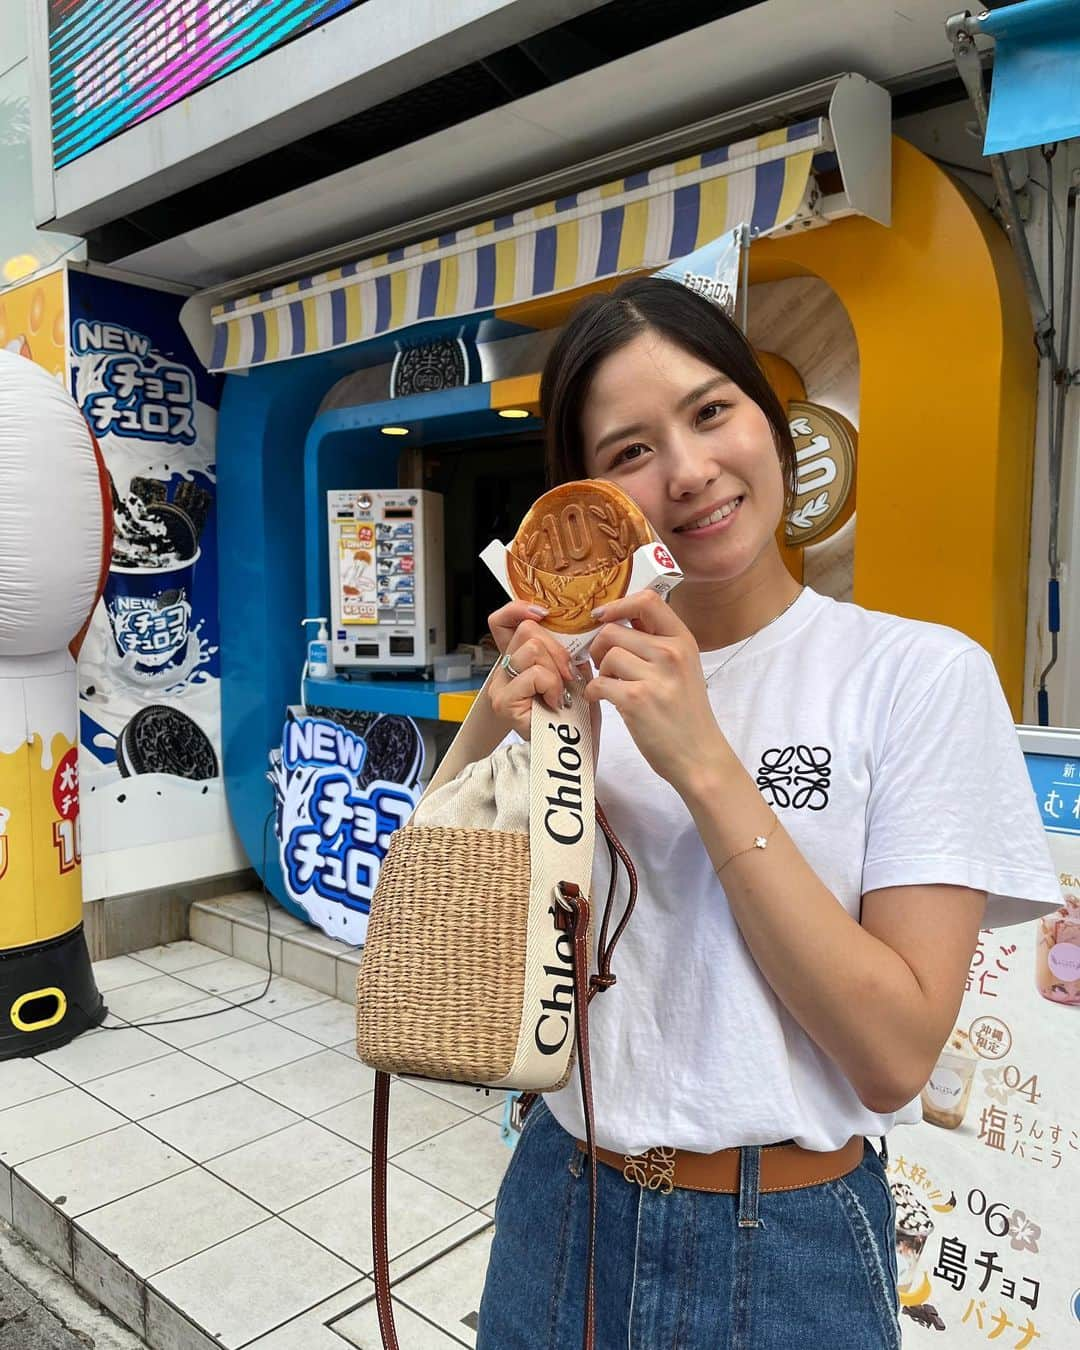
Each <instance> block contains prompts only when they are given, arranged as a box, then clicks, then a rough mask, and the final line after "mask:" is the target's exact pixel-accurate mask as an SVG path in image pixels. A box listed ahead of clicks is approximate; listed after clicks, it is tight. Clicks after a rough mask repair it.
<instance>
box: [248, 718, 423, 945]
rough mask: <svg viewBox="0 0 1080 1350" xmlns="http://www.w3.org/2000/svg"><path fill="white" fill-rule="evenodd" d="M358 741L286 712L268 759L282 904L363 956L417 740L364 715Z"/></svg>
mask: <svg viewBox="0 0 1080 1350" xmlns="http://www.w3.org/2000/svg"><path fill="white" fill-rule="evenodd" d="M363 720H364V721H365V722H366V723H367V725H366V726H365V727H364V733H363V734H362V735H361V734H360V733H358V732H356V731H353V730H350V729H349V728H347V727H345V726H342V725H341V724H340V723H338V722H335V721H332V720H331V719H330V718H329V717H321V716H309V715H308V714H307V713H306V711H305V710H304V709H295V710H292V715H290V717H289V720H288V721H286V723H285V728H284V731H283V733H282V742H281V749H280V750H277V751H274V752H272V753H271V756H270V766H271V767H270V773H269V775H268V776H269V778H270V781H271V783H272V784H273V787H274V798H275V833H276V835H277V840H278V848H279V853H280V861H281V872H282V877H283V881H284V886H285V891H286V894H287V896H288V898H289V900H290V901H291V902H292V903H293V904H294V905H295V906H296V907H297V908H298V909H300V910H301V911H302V912H303V914H304V915H305V916H306V917H307V918H308V920H309V921H310V922H311V923H313V924H315V926H316V927H318V928H321V929H322V930H323V932H325V933H328V934H329V935H330V936H331V937H334V938H338V939H340V940H341V941H343V942H348V943H351V944H352V945H353V946H363V943H364V939H365V937H366V935H367V920H368V913H369V911H370V909H371V898H372V896H373V895H374V894H375V887H376V885H377V884H378V880H379V869H380V866H381V865H382V860H383V858H385V857H386V853H387V850H388V849H389V847H390V836H391V834H392V833H393V832H394V830H396V829H397V828H398V826H399V825H403V824H404V823H405V822H406V821H407V820H408V819H409V817H410V816H411V815H412V813H413V811H414V810H415V808H416V803H417V802H418V801H419V800H420V791H421V789H420V783H419V780H420V774H421V772H422V770H423V766H424V751H423V740H422V738H421V736H420V732H419V730H418V729H417V726H416V723H415V722H413V720H412V718H410V717H401V716H398V715H396V714H395V715H381V716H380V715H375V714H371V715H369V716H367V717H365V718H364V719H363Z"/></svg>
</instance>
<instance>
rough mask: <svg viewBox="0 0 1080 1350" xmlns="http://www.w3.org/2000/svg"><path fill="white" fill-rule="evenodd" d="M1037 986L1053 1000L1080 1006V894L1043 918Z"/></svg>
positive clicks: (1037, 949) (1037, 945)
mask: <svg viewBox="0 0 1080 1350" xmlns="http://www.w3.org/2000/svg"><path fill="white" fill-rule="evenodd" d="M1035 987H1036V988H1037V989H1038V991H1039V993H1040V994H1042V996H1043V998H1045V999H1048V1000H1049V1001H1050V1002H1051V1003H1066V1004H1072V1005H1073V1006H1074V1007H1080V896H1076V895H1066V896H1065V903H1064V905H1062V907H1061V908H1060V909H1056V910H1054V912H1053V913H1052V914H1047V915H1046V916H1045V917H1044V918H1042V919H1040V920H1039V928H1038V933H1037V936H1036V939H1035Z"/></svg>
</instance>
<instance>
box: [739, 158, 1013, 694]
mask: <svg viewBox="0 0 1080 1350" xmlns="http://www.w3.org/2000/svg"><path fill="white" fill-rule="evenodd" d="M806 274H812V275H814V276H818V277H820V278H821V279H822V280H823V281H825V282H827V283H828V285H830V286H831V287H832V289H833V290H834V291H835V292H836V294H837V296H838V297H839V298H840V300H841V301H842V303H843V304H844V306H845V307H846V309H847V311H848V314H849V316H850V318H851V321H852V324H853V326H854V329H855V334H856V339H857V341H858V345H859V367H860V376H861V388H860V400H859V483H858V513H857V516H856V524H855V599H856V601H857V602H858V603H859V604H861V605H866V606H867V607H869V608H872V609H884V610H888V611H891V612H892V613H895V614H905V615H909V616H911V617H913V618H919V619H928V620H931V621H933V622H937V623H944V624H949V625H950V626H951V627H954V628H960V629H962V630H963V631H964V632H966V633H968V634H970V636H971V637H973V638H974V639H975V640H976V641H977V642H980V643H982V645H983V646H984V647H986V648H987V650H988V651H989V652H990V654H991V656H992V657H993V659H994V662H995V665H996V666H997V671H998V675H999V677H1000V679H1001V681H1002V684H1003V686H1004V688H1005V692H1006V695H1007V696H1008V699H1009V702H1010V704H1011V706H1012V710H1013V715H1014V716H1015V717H1016V718H1017V719H1018V720H1019V719H1020V717H1021V715H1022V703H1023V681H1024V647H1025V621H1026V613H1027V570H1028V549H1029V542H1030V520H1031V491H1032V466H1033V459H1034V430H1035V411H1036V396H1037V379H1038V369H1037V361H1036V355H1035V348H1034V343H1033V340H1032V325H1031V318H1030V314H1029V310H1028V306H1027V301H1026V298H1025V295H1024V292H1023V287H1022V284H1021V281H1020V277H1019V272H1018V269H1017V267H1016V264H1015V261H1014V259H1013V255H1012V252H1011V250H1010V248H1009V245H1008V242H1007V240H1006V238H1005V235H1004V233H1003V232H1002V231H1001V230H1000V229H999V228H998V226H997V225H996V224H995V222H994V221H993V219H992V218H991V217H990V215H989V213H988V212H987V211H986V209H985V208H984V207H983V206H982V204H981V203H980V202H978V201H977V200H976V199H975V198H974V197H972V196H971V195H970V194H969V193H968V192H967V190H966V189H964V188H962V187H961V186H959V185H958V184H957V183H956V182H955V181H954V180H953V179H951V178H950V177H949V176H948V175H947V174H946V173H945V172H944V171H943V170H942V169H940V168H939V167H938V166H937V165H936V164H934V163H933V162H932V161H931V160H929V159H927V157H926V156H925V155H923V154H921V153H920V152H919V151H918V150H916V149H914V148H913V147H912V146H910V145H908V144H907V142H906V141H902V140H899V139H898V138H895V137H894V139H893V222H892V225H891V227H889V228H885V227H884V226H881V225H878V224H876V223H875V222H873V221H871V220H868V219H866V218H865V217H863V216H850V217H847V218H845V219H843V220H839V221H835V222H834V223H833V224H831V225H829V226H828V228H826V229H819V230H809V231H806V232H804V233H801V234H793V235H790V236H780V237H778V238H774V239H766V240H762V241H760V242H759V243H756V244H755V245H754V246H753V249H752V251H751V258H750V276H751V281H752V282H755V281H775V280H779V279H780V278H783V277H789V276H798V275H806Z"/></svg>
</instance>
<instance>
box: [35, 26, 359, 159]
mask: <svg viewBox="0 0 1080 1350" xmlns="http://www.w3.org/2000/svg"><path fill="white" fill-rule="evenodd" d="M362 3H363V0H49V73H50V89H51V95H52V126H53V162H54V163H55V165H56V167H57V168H60V167H62V166H63V165H64V164H69V163H70V162H71V161H72V160H73V159H78V158H79V156H80V155H85V154H86V152H87V151H88V150H92V149H93V148H94V147H95V146H97V145H101V144H102V143H103V142H104V141H107V140H109V139H111V137H113V136H117V135H119V133H120V132H122V131H126V130H127V128H128V127H132V126H134V125H135V124H136V123H137V122H145V121H146V119H147V118H148V117H153V116H154V114H155V113H159V112H161V111H162V110H163V109H164V108H168V107H171V106H172V105H173V104H174V103H179V102H180V100H181V99H184V98H187V97H188V95H189V94H193V93H195V91H196V90H198V89H202V88H204V87H205V86H206V85H208V84H210V83H212V82H213V81H214V80H220V79H221V77H222V76H223V75H228V74H230V73H231V72H232V71H234V70H239V69H240V67H241V66H246V65H248V64H249V63H250V62H252V61H257V60H258V58H259V57H260V56H264V55H265V54H266V53H267V52H269V51H273V50H274V48H275V47H280V46H282V45H283V44H284V43H286V42H288V41H289V40H290V39H291V38H295V37H299V36H300V34H302V33H308V32H310V31H311V30H312V29H313V28H317V27H318V26H319V25H320V24H323V23H326V21H327V20H328V19H332V18H333V17H334V16H335V15H337V14H341V13H343V12H344V11H345V10H347V9H353V8H355V7H356V6H357V5H358V4H362Z"/></svg>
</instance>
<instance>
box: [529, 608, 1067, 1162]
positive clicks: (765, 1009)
mask: <svg viewBox="0 0 1080 1350" xmlns="http://www.w3.org/2000/svg"><path fill="white" fill-rule="evenodd" d="M734 650H735V647H729V648H725V649H724V650H722V651H714V652H705V653H703V654H702V665H703V668H704V670H705V672H706V674H709V673H710V672H711V671H713V670H715V669H716V667H717V666H719V664H720V663H721V662H722V661H723V660H724V659H725V658H726V657H727V656H729V655H731V653H732V652H733V651H734ZM709 696H710V699H711V702H712V707H713V710H714V711H715V713H716V718H717V722H718V723H719V725H720V728H721V729H722V731H723V733H724V735H725V736H726V738H727V739H728V741H729V742H730V743H731V745H732V747H733V749H734V750H735V753H736V754H737V755H738V757H739V759H740V761H741V762H742V764H743V765H744V766H745V767H746V769H747V770H748V771H749V772H750V773H751V774H753V775H754V776H755V779H756V781H757V783H758V786H759V788H760V789H761V792H762V795H763V796H764V798H765V800H766V801H768V802H769V803H770V805H772V806H773V808H774V809H775V811H776V814H777V816H778V817H779V818H780V820H781V821H782V823H783V825H784V828H785V829H786V830H787V831H788V833H789V834H790V835H791V837H792V839H793V840H794V842H795V843H796V845H797V846H798V848H799V849H800V851H801V852H802V854H803V856H804V857H805V858H806V860H807V862H808V863H809V865H810V866H811V867H812V868H813V869H814V871H815V872H816V873H817V875H818V876H819V877H820V878H821V880H822V881H823V882H824V883H825V885H826V886H827V887H828V888H829V890H830V891H831V892H832V893H833V895H835V896H836V898H837V901H838V902H839V903H840V904H842V905H843V906H844V908H845V909H846V910H847V911H848V912H849V913H850V914H851V915H853V916H854V917H855V918H858V916H859V912H860V899H861V896H862V895H863V894H864V892H867V891H871V890H875V889H878V888H880V887H883V886H904V885H918V884H921V883H927V884H928V883H950V884H953V885H958V886H970V887H974V888H975V889H977V890H983V891H986V892H988V894H989V901H988V907H987V912H986V918H985V920H984V925H985V926H987V927H990V926H1003V925H1006V924H1010V923H1016V922H1021V921H1024V920H1028V919H1035V918H1038V917H1039V916H1040V915H1041V914H1044V913H1047V912H1049V911H1050V910H1051V909H1053V908H1056V907H1057V906H1058V905H1060V903H1061V893H1060V890H1059V887H1058V882H1057V877H1056V874H1055V871H1054V868H1053V866H1052V864H1051V861H1050V854H1049V850H1048V847H1047V843H1046V838H1045V835H1044V833H1043V828H1042V824H1041V821H1040V818H1039V813H1038V810H1037V807H1036V803H1035V798H1034V793H1033V791H1032V788H1031V785H1030V781H1029V779H1028V776H1027V771H1026V769H1025V766H1024V761H1023V756H1022V754H1021V751H1020V747H1019V741H1018V738H1017V735H1016V730H1015V727H1014V725H1013V721H1012V716H1011V714H1010V711H1009V707H1008V704H1007V703H1006V701H1005V697H1004V695H1003V693H1002V690H1001V686H1000V684H999V682H998V678H997V675H996V672H995V671H994V667H993V665H992V663H991V661H990V658H989V656H988V655H987V654H986V652H985V651H984V650H983V649H982V648H981V647H979V646H978V645H977V644H976V643H974V642H972V641H971V640H970V639H969V638H967V637H965V636H963V634H961V633H958V632H955V631H954V630H953V629H950V628H943V627H940V626H939V625H937V624H929V623H920V622H916V621H914V620H911V619H901V618H897V617H895V616H893V615H889V614H881V613H876V612H873V611H870V610H865V609H862V608H860V607H859V606H857V605H851V604H844V603H840V602H838V601H835V600H831V599H829V598H827V597H825V596H821V595H818V594H816V593H815V592H814V591H812V590H810V589H806V590H805V591H803V593H802V594H801V595H800V597H799V598H798V600H796V602H795V604H794V605H793V606H792V607H791V609H789V610H788V611H787V613H786V614H784V615H782V616H781V617H780V618H779V619H778V620H777V621H776V622H775V623H773V624H772V625H770V626H769V627H768V628H767V629H764V630H762V631H761V632H760V633H759V634H758V635H757V636H755V637H754V638H753V640H752V641H751V642H749V643H747V645H746V649H745V650H744V651H743V652H741V653H740V654H739V655H738V656H736V657H733V658H732V660H731V662H730V664H729V665H728V666H727V667H726V668H725V669H724V670H723V671H720V672H718V673H717V674H716V677H715V679H713V681H712V683H711V684H710V685H709ZM602 707H603V726H602V731H601V736H600V756H599V763H598V766H597V785H596V796H597V800H598V801H599V802H600V803H601V805H602V806H603V807H604V810H605V812H606V813H607V816H608V819H609V820H610V821H611V824H612V827H613V828H614V830H615V832H616V834H617V835H618V836H619V837H620V839H621V840H622V842H623V843H624V844H625V845H626V847H627V849H628V850H629V852H630V855H631V857H632V858H633V860H634V862H635V865H636V868H637V874H638V881H639V890H638V900H637V906H636V908H635V910H634V914H633V917H632V919H631V920H630V923H629V925H628V926H627V929H626V931H625V933H624V934H623V937H622V939H621V941H620V943H619V946H618V948H617V949H616V953H615V958H614V961H613V970H614V972H615V974H616V976H617V981H618V982H617V983H616V984H615V985H614V986H613V987H612V988H611V989H609V990H607V991H606V992H605V993H603V994H601V995H600V996H599V997H598V998H596V999H595V1000H594V1001H593V1003H592V1005H591V1007H590V1013H589V1033H590V1040H591V1048H592V1075H593V1094H594V1103H595V1111H596V1137H597V1143H598V1144H600V1145H601V1146H602V1147H605V1148H609V1149H613V1150H615V1151H616V1152H619V1153H638V1152H641V1151H643V1150H644V1149H646V1148H650V1147H654V1146H660V1145H664V1146H669V1147H671V1146H674V1147H678V1148H685V1149H692V1150H694V1151H696V1152H702V1153H710V1152H712V1151H714V1150H716V1149H721V1148H729V1147H733V1146H736V1145H740V1144H769V1143H776V1142H779V1141H781V1140H785V1139H793V1140H795V1141H796V1143H799V1144H802V1145H803V1146H804V1147H806V1148H810V1149H818V1150H827V1149H835V1148H839V1147H840V1146H841V1145H842V1144H843V1143H844V1142H845V1141H846V1140H847V1139H849V1138H850V1137H851V1136H852V1135H853V1134H866V1135H871V1136H874V1135H881V1134H885V1133H886V1132H887V1131H888V1130H889V1129H890V1127H891V1126H892V1125H893V1124H895V1123H907V1122H913V1121H918V1120H919V1119H921V1107H920V1103H919V1099H918V1098H916V1099H915V1101H914V1102H912V1103H910V1104H909V1105H908V1106H906V1107H904V1108H903V1109H902V1110H901V1111H899V1112H898V1113H896V1114H895V1115H893V1116H882V1115H877V1114H875V1113H874V1112H872V1111H868V1110H867V1109H866V1107H865V1106H863V1105H862V1103H861V1102H860V1101H859V1099H858V1097H857V1096H856V1093H855V1090H854V1088H853V1087H852V1086H851V1084H850V1083H849V1082H848V1080H847V1079H846V1078H845V1077H844V1075H843V1073H842V1072H841V1071H840V1069H839V1068H838V1067H837V1065H836V1064H835V1063H834V1062H833V1061H832V1060H830V1059H829V1058H828V1057H827V1056H826V1055H825V1054H824V1053H823V1052H822V1051H821V1050H820V1049H818V1047H817V1046H816V1045H815V1043H814V1042H813V1041H812V1040H811V1039H810V1037H809V1036H808V1035H807V1034H806V1033H805V1032H804V1031H803V1030H802V1028H801V1027H800V1026H799V1024H798V1023H797V1022H796V1021H795V1019H794V1018H793V1017H792V1016H791V1015H790V1014H789V1013H788V1012H787V1010H786V1009H785V1008H784V1007H783V1005H782V1004H781V1003H780V1001H779V999H778V998H777V997H776V995H775V994H774V993H773V991H772V989H771V987H770V986H769V984H768V983H767V982H766V980H765V978H764V976H763V975H762V974H761V972H760V971H759V969H758V967H757V965H756V963H755V962H754V959H753V957H752V956H751V954H750V951H749V948H748V947H747V946H746V943H745V942H744V941H743V938H742V936H741V934H740V932H739V929H738V927H737V925H736V923H735V921H734V919H733V917H732V915H731V911H730V910H729V908H728V905H727V901H726V898H725V895H724V888H723V886H722V884H721V882H720V880H719V878H718V877H717V875H716V873H715V872H714V870H713V867H712V864H711V862H710V860H709V857H708V854H707V853H706V851H705V846H704V844H703V843H702V841H701V837H700V835H699V834H698V832H697V828H696V827H695V825H694V822H693V820H692V819H691V816H690V813H689V811H688V809H687V807H686V806H685V805H684V803H683V801H682V799H681V798H680V797H679V796H678V794H677V793H676V792H675V790H674V788H672V787H671V786H670V785H669V784H668V783H667V782H666V781H665V780H663V779H661V778H660V777H658V776H657V775H656V774H655V773H653V771H652V770H651V769H650V768H649V766H648V764H647V763H646V761H645V760H644V758H643V757H642V755H641V753H640V752H639V751H638V749H637V747H636V746H635V745H634V742H633V740H632V739H631V737H630V734H629V732H628V731H627V730H626V727H625V725H624V723H623V721H622V719H621V717H620V716H619V714H618V713H617V712H616V711H615V709H614V708H613V707H612V706H611V705H610V704H608V703H605V704H603V705H602ZM671 732H672V735H673V736H677V735H678V734H679V721H678V714H677V711H674V710H673V717H672V725H671ZM600 838H601V837H600V835H599V834H598V835H597V839H598V841H600ZM608 877H609V868H608V858H607V849H606V848H604V847H603V846H602V842H601V843H600V846H598V848H597V859H596V866H595V870H594V875H593V895H594V896H595V897H596V904H597V905H600V904H601V903H602V900H603V898H604V897H605V896H606V895H607V888H608ZM624 897H625V881H623V883H622V885H621V887H620V891H619V896H618V898H617V901H616V903H617V905H618V904H619V903H620V902H621V900H622V899H623V898H624ZM898 903H902V901H898ZM618 913H621V910H618V911H617V915H616V917H617V916H618ZM594 927H596V928H598V927H599V917H597V918H596V920H595V921H594ZM792 938H793V940H796V941H797V938H798V935H797V934H793V935H792ZM882 1054H888V1046H887V1045H883V1046H882ZM546 1101H547V1103H548V1105H549V1106H550V1108H551V1110H552V1112H553V1113H554V1115H555V1117H556V1119H557V1120H558V1121H559V1123H560V1124H561V1125H562V1126H563V1127H564V1128H565V1129H567V1130H569V1131H570V1133H571V1134H573V1135H574V1136H575V1137H576V1138H579V1139H581V1138H584V1119H583V1115H582V1110H581V1098H580V1092H579V1087H578V1079H577V1074H576V1073H575V1074H574V1075H573V1077H572V1078H571V1080H570V1083H569V1084H568V1085H567V1087H565V1088H564V1089H563V1090H562V1091H561V1092H557V1093H550V1094H548V1096H547V1097H546Z"/></svg>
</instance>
